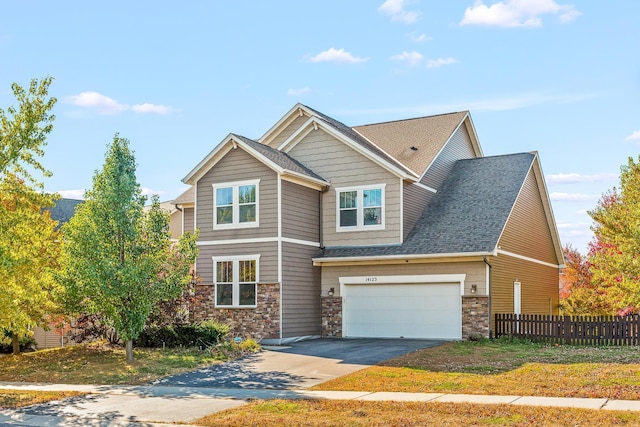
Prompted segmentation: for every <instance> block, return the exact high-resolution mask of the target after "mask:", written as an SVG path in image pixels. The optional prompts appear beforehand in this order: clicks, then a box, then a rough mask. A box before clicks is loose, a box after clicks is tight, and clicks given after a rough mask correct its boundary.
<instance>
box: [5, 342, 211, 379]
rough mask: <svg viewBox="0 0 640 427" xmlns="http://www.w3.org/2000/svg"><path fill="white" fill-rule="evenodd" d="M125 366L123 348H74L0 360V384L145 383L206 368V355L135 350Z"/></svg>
mask: <svg viewBox="0 0 640 427" xmlns="http://www.w3.org/2000/svg"><path fill="white" fill-rule="evenodd" d="M134 355H135V361H134V363H133V364H131V365H129V364H127V363H125V354H124V350H123V349H119V348H110V347H107V346H100V345H76V346H69V347H64V348H55V349H48V350H42V351H37V352H33V353H25V354H22V355H20V356H6V357H2V358H0V381H20V382H47V383H65V384H130V385H138V384H145V383H147V382H149V381H152V380H155V379H157V378H160V377H163V376H167V375H174V374H178V373H181V372H185V371H189V370H193V369H196V368H198V367H201V366H206V365H210V364H212V363H216V362H217V361H216V360H215V359H214V357H213V356H212V355H211V353H210V352H206V351H200V350H197V349H165V350H162V349H136V350H135V351H134Z"/></svg>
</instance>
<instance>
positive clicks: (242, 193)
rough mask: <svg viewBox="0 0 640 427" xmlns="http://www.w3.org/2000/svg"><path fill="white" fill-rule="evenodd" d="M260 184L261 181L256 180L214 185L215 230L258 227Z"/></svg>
mask: <svg viewBox="0 0 640 427" xmlns="http://www.w3.org/2000/svg"><path fill="white" fill-rule="evenodd" d="M259 182H260V180H254V181H242V182H233V183H224V184H214V185H213V206H214V210H215V214H214V222H213V228H214V229H220V228H241V227H257V226H258V184H259Z"/></svg>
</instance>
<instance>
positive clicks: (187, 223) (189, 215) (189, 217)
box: [182, 208, 194, 232]
mask: <svg viewBox="0 0 640 427" xmlns="http://www.w3.org/2000/svg"><path fill="white" fill-rule="evenodd" d="M182 212H183V215H184V231H185V232H187V231H193V230H194V227H193V220H194V218H193V212H194V209H193V208H183V209H182Z"/></svg>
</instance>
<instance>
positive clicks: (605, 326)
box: [495, 314, 640, 345]
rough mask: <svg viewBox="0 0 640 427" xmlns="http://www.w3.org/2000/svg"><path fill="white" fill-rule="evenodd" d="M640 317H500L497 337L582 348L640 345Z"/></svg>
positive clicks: (538, 315) (509, 315)
mask: <svg viewBox="0 0 640 427" xmlns="http://www.w3.org/2000/svg"><path fill="white" fill-rule="evenodd" d="M638 331H640V316H639V315H637V314H634V315H630V316H549V315H542V314H496V315H495V332H496V338H498V337H501V336H512V337H518V338H525V339H530V340H532V341H548V342H555V343H559V344H579V345H580V344H581V345H640V340H639V336H638Z"/></svg>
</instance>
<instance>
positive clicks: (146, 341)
mask: <svg viewBox="0 0 640 427" xmlns="http://www.w3.org/2000/svg"><path fill="white" fill-rule="evenodd" d="M229 330H230V327H229V325H227V324H224V323H219V322H216V321H214V320H205V321H202V322H197V323H190V324H184V325H164V326H147V327H146V328H145V329H144V330H143V331H142V333H141V334H140V336H139V337H138V338H137V339H136V340H135V345H136V346H138V347H155V348H160V347H173V348H175V347H200V346H202V347H208V346H210V345H213V344H216V343H218V342H220V341H222V340H223V339H224V338H225V337H226V336H227V334H228V333H229Z"/></svg>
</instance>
